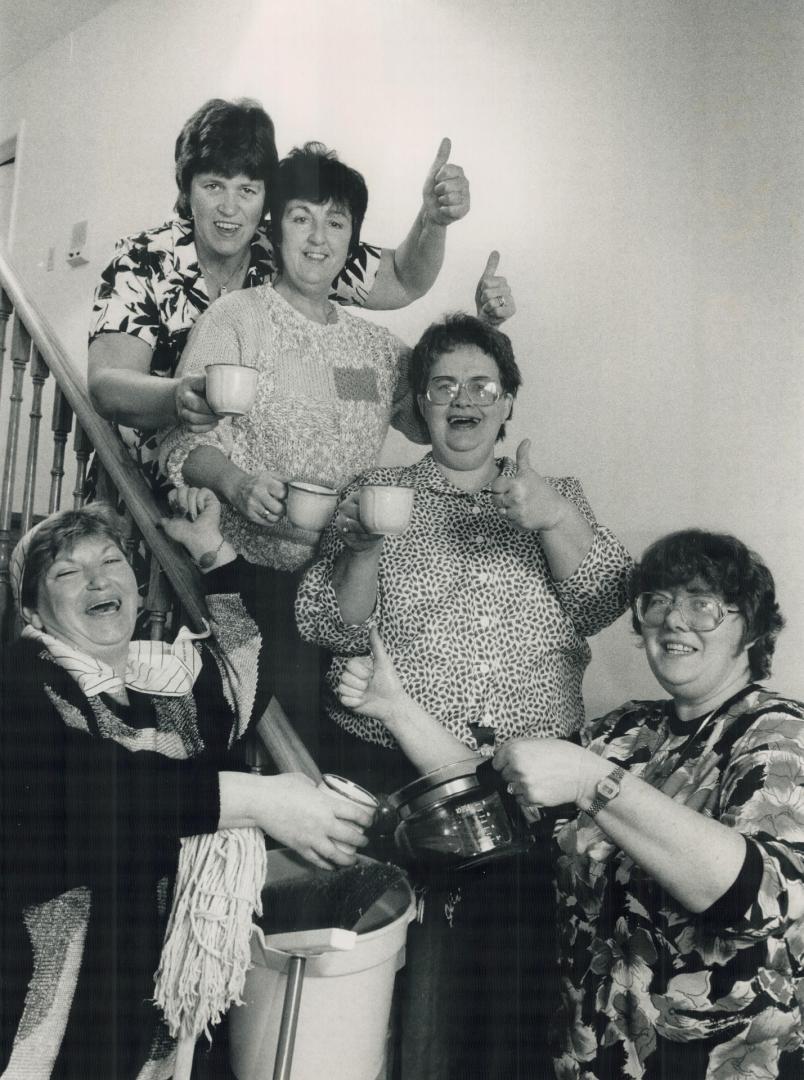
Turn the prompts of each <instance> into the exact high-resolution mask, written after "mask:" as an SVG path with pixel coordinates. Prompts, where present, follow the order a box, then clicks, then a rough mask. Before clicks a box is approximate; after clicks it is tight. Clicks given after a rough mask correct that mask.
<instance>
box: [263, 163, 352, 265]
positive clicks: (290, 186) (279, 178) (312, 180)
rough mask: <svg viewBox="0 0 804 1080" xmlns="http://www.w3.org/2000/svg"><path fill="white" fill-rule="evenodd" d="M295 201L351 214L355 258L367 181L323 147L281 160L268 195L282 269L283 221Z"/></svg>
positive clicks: (275, 244)
mask: <svg viewBox="0 0 804 1080" xmlns="http://www.w3.org/2000/svg"><path fill="white" fill-rule="evenodd" d="M292 199H302V200H304V201H305V202H311V203H316V204H317V205H320V204H322V203H328V202H331V203H333V205H334V206H337V207H338V208H339V209H340V210H348V211H349V213H350V215H351V217H352V236H351V240H350V242H349V254H350V255H353V254H354V253H355V251H357V248H358V245H359V244H360V229H361V228H362V225H363V218H364V217H365V216H366V207H367V206H368V188H367V187H366V181H365V180H364V179H363V177H362V176H361V175H360V173H359V172H358V171H357V170H356V169H351V168H350V167H349V166H348V165H344V163H343V162H342V161H338V155H337V154H336V153H335V151H334V150H328V149H327V148H326V146H324V144H323V143H320V142H308V143H305V144H304V146H302V147H298V146H297V147H296V148H295V149H294V150H291V152H290V153H289V154H288V156H287V157H286V158H282V160H281V161H280V162H279V167H278V169H277V171H276V177H275V179H274V182H273V184H272V185H271V190H270V193H269V199H268V204H269V206H270V207H271V236H272V239H273V242H274V252H275V254H276V255H277V258H278V260H279V262H280V265H281V259H282V218H283V216H284V213H285V207H286V206H287V204H288V203H289V202H290V201H291V200H292Z"/></svg>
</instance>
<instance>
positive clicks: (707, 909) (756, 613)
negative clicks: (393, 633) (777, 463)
mask: <svg viewBox="0 0 804 1080" xmlns="http://www.w3.org/2000/svg"><path fill="white" fill-rule="evenodd" d="M633 592H634V600H633V605H632V610H633V620H634V628H635V630H637V632H638V633H639V634H640V635H641V638H642V644H643V646H644V649H645V653H646V656H647V660H648V664H649V665H650V668H651V671H652V672H653V674H654V675H655V676H656V678H657V680H658V681H659V683H660V684H661V686H662V687H663V689H664V690H666V691H667V692H668V693H669V694H670V695H671V700H670V701H667V700H663V701H631V702H628V703H627V704H625V705H623V706H622V707H621V708H619V709H617V710H615V711H614V712H613V713H610V714H609V715H608V716H605V717H603V719H602V720H599V721H597V722H596V723H595V724H593V725H592V726H591V727H590V728H589V730H588V731H587V732H585V739H584V747H583V748H581V747H580V746H575V745H572V744H570V743H567V742H565V741H562V740H559V739H542V740H538V741H536V740H514V741H511V742H509V743H507V744H506V745H505V746H504V747H502V749H501V750H500V751H499V752H498V754H497V755H496V757H495V765H496V767H497V768H498V769H500V770H502V776H503V778H504V779H505V780H506V781H507V782H508V785H509V789H510V790H511V791H512V792H513V793H515V794H516V796H517V798H518V799H519V800H520V801H521V803H522V804H523V805H530V804H537V805H539V806H542V805H544V806H555V805H558V804H564V803H574V804H575V806H576V807H577V808H578V812H577V814H576V815H575V816H574V817H573V818H572V819H571V820H570V821H568V822H567V823H565V824H563V825H561V826H560V827H559V828H558V829H557V831H556V834H555V842H556V852H555V855H556V859H557V887H558V898H559V909H558V910H559V918H560V938H559V940H560V955H561V964H562V998H563V1017H562V1020H563V1023H562V1025H561V1028H560V1030H559V1042H558V1044H557V1047H556V1076H558V1077H559V1078H561V1080H564V1078H566V1080H569V1078H573V1080H575V1078H577V1080H604V1078H605V1080H609V1078H619V1077H623V1078H624V1077H628V1078H643V1077H644V1078H646V1080H658V1078H660V1077H661V1078H667V1080H670V1078H674V1080H675V1078H683V1080H704V1078H706V1080H733V1078H735V1077H751V1078H752V1080H774V1078H776V1077H781V1078H787V1080H792V1078H793V1077H801V1076H804V1049H803V1047H804V1027H803V1026H802V1015H801V1007H802V1002H803V1001H804V705H802V704H801V703H800V702H797V701H791V700H789V699H787V698H784V697H781V696H780V695H778V694H776V693H774V692H773V691H770V690H767V689H765V688H764V687H762V686H760V685H758V680H761V679H765V678H767V676H768V675H769V674H770V664H771V657H772V654H773V650H774V644H775V639H776V636H777V634H778V632H779V630H780V628H781V626H782V618H781V616H780V614H779V609H778V606H777V603H776V599H775V591H774V583H773V578H772V577H771V574H770V572H769V571H768V569H767V567H765V565H764V564H763V563H762V561H761V560H760V559H759V557H758V556H757V555H755V554H754V553H753V552H751V551H749V550H748V549H747V548H746V547H745V546H744V545H743V544H742V543H740V541H739V540H736V539H735V538H734V537H731V536H723V535H718V534H712V533H706V532H700V531H697V530H689V531H686V532H680V533H675V534H673V535H671V536H668V537H665V538H664V539H662V540H659V541H658V542H657V543H656V544H654V545H653V546H652V547H651V548H649V549H648V551H647V552H646V553H645V556H644V558H643V560H642V563H641V565H640V566H639V568H638V570H637V573H636V576H635V579H634V590H633ZM403 706H404V701H401V702H400V703H397V705H396V706H395V708H402V707H403ZM374 711H375V714H376V708H375V709H374Z"/></svg>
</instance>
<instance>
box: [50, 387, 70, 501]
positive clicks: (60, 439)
mask: <svg viewBox="0 0 804 1080" xmlns="http://www.w3.org/2000/svg"><path fill="white" fill-rule="evenodd" d="M72 429H73V410H72V409H71V408H70V406H69V404H68V402H67V398H66V397H65V396H64V394H63V393H62V391H61V387H60V386H59V384H58V383H56V389H55V393H54V394H53V418H52V420H51V421H50V430H51V431H52V432H53V462H52V464H51V466H50V497H49V499H48V504H47V512H48V513H49V514H52V513H53V512H54V511H55V510H58V509H59V508H60V507H61V485H62V481H63V480H64V456H65V453H66V451H67V437H68V435H69V434H70V432H71V431H72Z"/></svg>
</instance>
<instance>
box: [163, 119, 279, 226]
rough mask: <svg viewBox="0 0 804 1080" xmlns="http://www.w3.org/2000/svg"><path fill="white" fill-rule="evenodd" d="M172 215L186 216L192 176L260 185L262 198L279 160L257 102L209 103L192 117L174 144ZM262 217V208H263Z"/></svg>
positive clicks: (267, 121) (269, 123)
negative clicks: (239, 179) (206, 175)
mask: <svg viewBox="0 0 804 1080" xmlns="http://www.w3.org/2000/svg"><path fill="white" fill-rule="evenodd" d="M174 158H175V161H176V185H177V187H178V189H179V197H178V198H177V199H176V213H177V214H179V215H180V216H181V217H183V218H189V217H190V216H191V210H190V184H191V183H192V179H193V177H194V176H196V175H197V174H198V173H203V172H213V173H218V174H219V175H220V176H225V177H227V178H228V179H231V177H233V176H238V175H241V174H242V175H243V176H247V177H248V178H249V179H250V180H262V181H263V183H264V184H265V191H266V205H267V194H268V192H269V191H270V189H271V185H272V183H273V178H274V173H275V172H276V165H277V161H278V160H279V155H278V154H277V152H276V140H275V136H274V123H273V120H272V119H271V117H270V116H269V115H268V113H267V112H266V111H265V109H263V107H262V105H260V103H259V102H258V101H253V100H251V99H250V98H242V99H241V100H239V101H224V99H223V98H212V99H211V100H210V101H207V102H205V104H203V105H202V106H201V108H200V109H198V111H197V112H194V113H193V115H192V116H191V117H190V119H189V120H188V121H187V123H186V124H185V125H184V127H183V128H182V129H181V133H180V134H179V137H178V139H176V150H175V153H174ZM263 213H264V208H263Z"/></svg>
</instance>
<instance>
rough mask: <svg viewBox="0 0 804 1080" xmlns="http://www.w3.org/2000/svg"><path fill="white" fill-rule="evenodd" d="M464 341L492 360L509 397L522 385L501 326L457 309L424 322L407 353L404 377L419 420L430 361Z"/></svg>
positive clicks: (502, 429)
mask: <svg viewBox="0 0 804 1080" xmlns="http://www.w3.org/2000/svg"><path fill="white" fill-rule="evenodd" d="M465 345H474V346H475V348H477V349H480V351H481V352H484V353H485V354H486V356H488V357H490V358H491V359H492V360H493V361H494V362H495V363H496V365H497V369H498V371H499V372H500V382H501V384H502V388H503V392H504V393H506V394H510V395H511V397H512V398H515V397H516V395H517V391H518V390H519V388H520V386H521V385H522V373H521V372H520V370H519V365H518V364H517V362H516V359H515V358H514V350H513V346H512V345H511V339H510V338H509V337H508V335H507V334H504V333H503V332H502V330H496V329H495V328H494V327H493V326H489V324H488V323H485V322H483V320H482V319H478V318H476V317H475V316H474V315H465V314H464V313H463V312H460V311H459V312H456V313H455V314H454V315H447V316H446V317H445V318H444V319H442V320H441V321H440V322H436V323H432V324H431V325H430V326H428V327H427V329H426V330H425V331H424V333H423V334H422V336H421V337H420V338H419V340H418V342H417V344H416V347H415V348H414V350H413V353H412V354H411V358H410V365H409V367H408V378H409V380H410V385H411V389H412V390H413V395H414V400H415V402H416V411H417V413H418V415H419V419H420V420H421V421H422V423H424V417H423V416H422V414H421V409H420V408H419V397H420V396H424V393H425V391H426V390H427V384H428V382H429V381H430V372H431V371H432V369H433V365H434V364H435V362H436V361H437V360H438V359H439V357H441V356H443V355H444V353H450V352H454V351H455V349H459V348H461V346H465ZM509 419H510V416H509ZM503 438H505V424H503V425H502V426H501V427H500V432H499V434H498V436H497V439H498V440H499V439H503Z"/></svg>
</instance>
